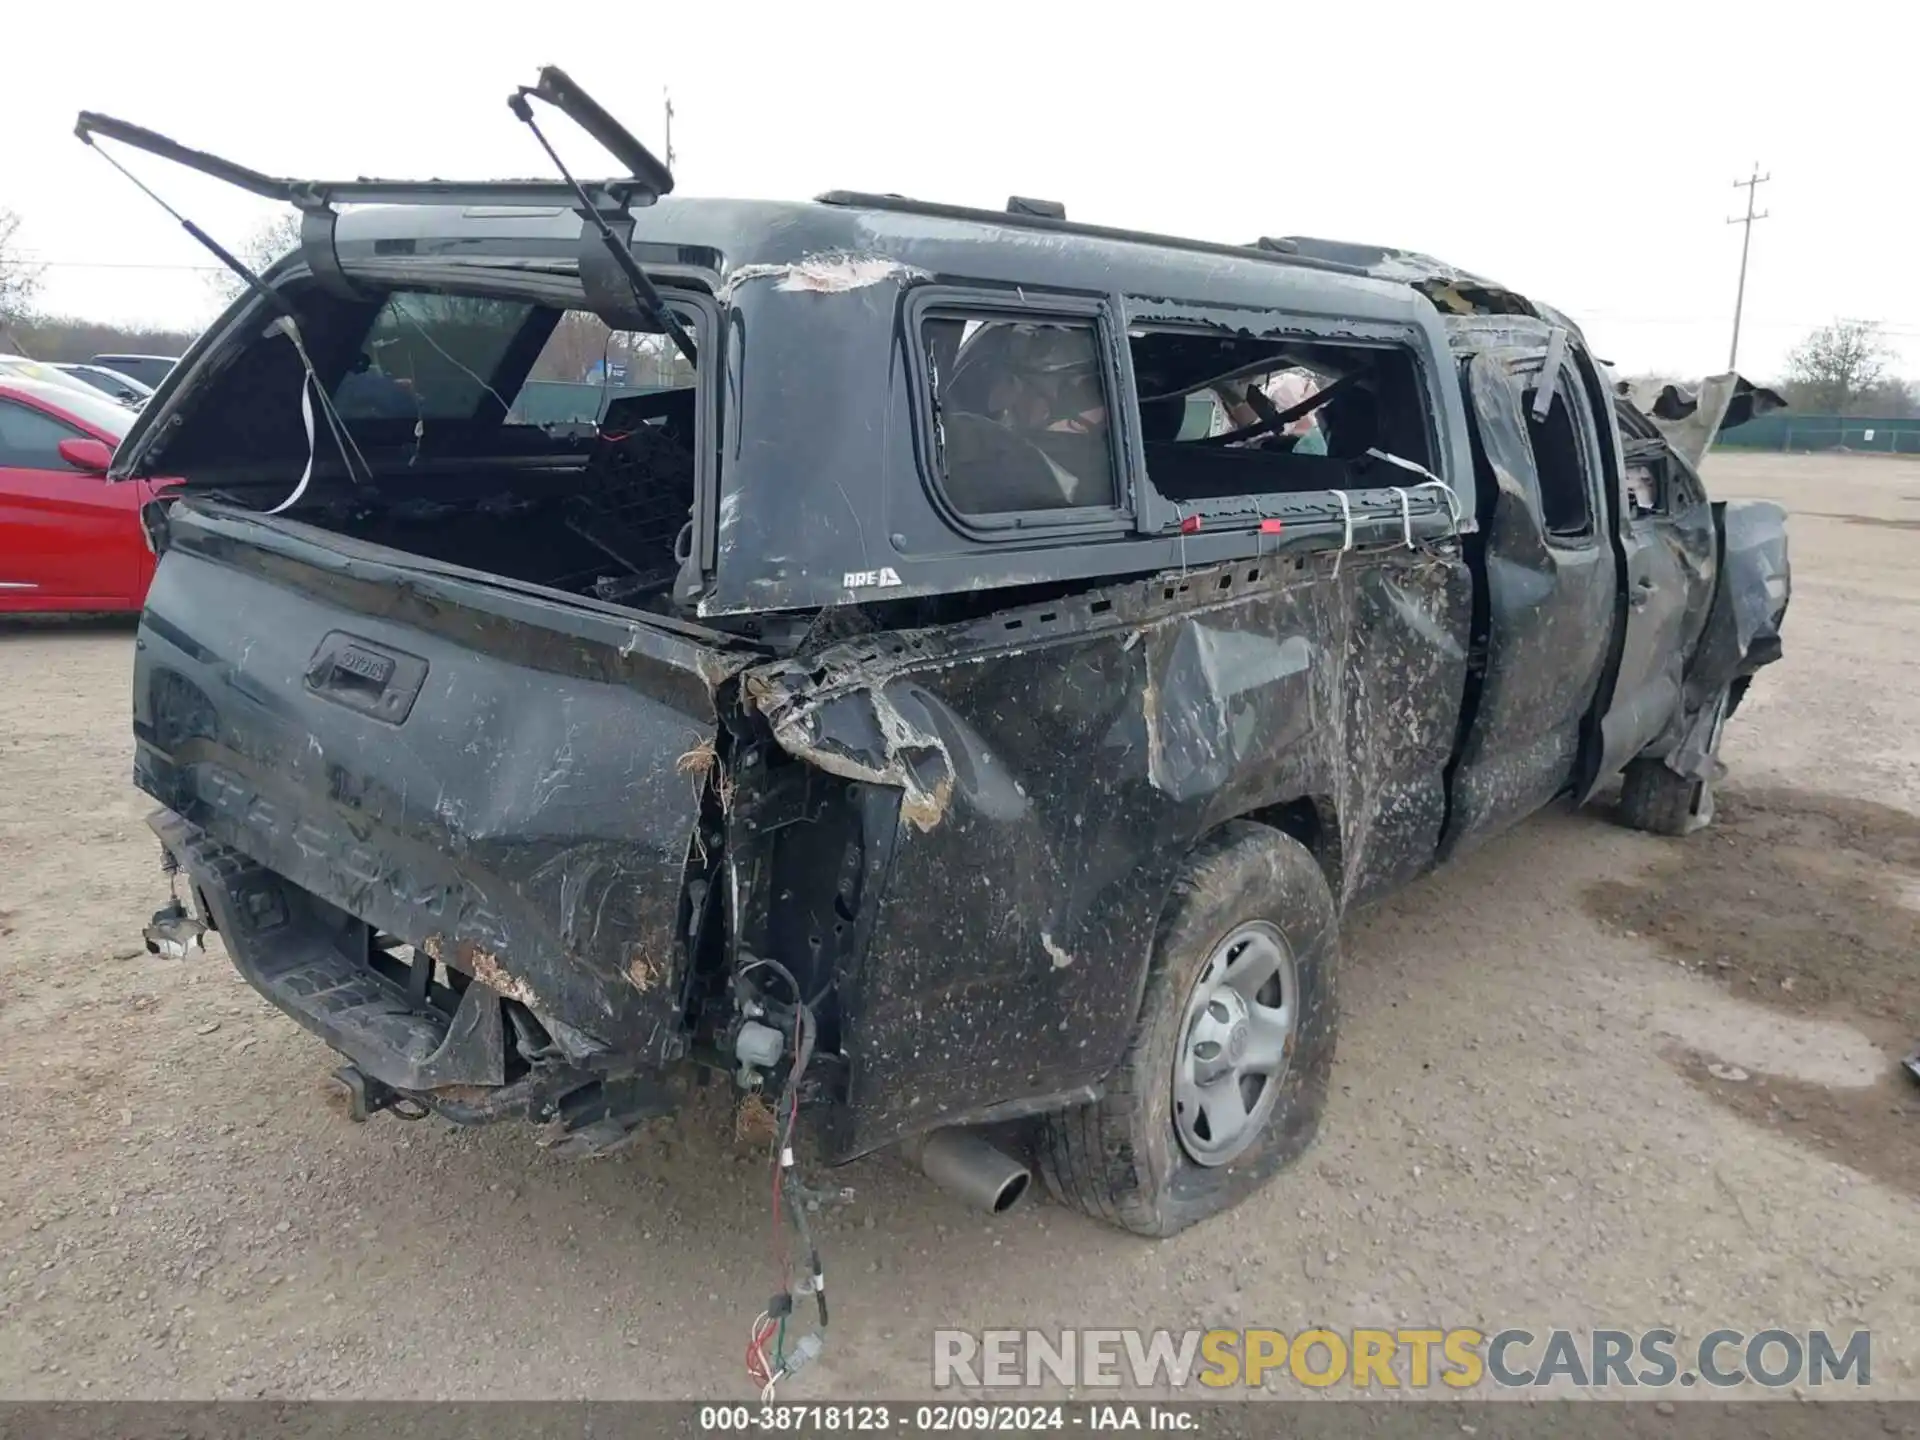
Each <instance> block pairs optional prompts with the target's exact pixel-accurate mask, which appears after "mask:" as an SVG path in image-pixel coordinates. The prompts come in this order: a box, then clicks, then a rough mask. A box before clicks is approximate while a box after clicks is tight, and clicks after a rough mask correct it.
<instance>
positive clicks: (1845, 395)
mask: <svg viewBox="0 0 1920 1440" xmlns="http://www.w3.org/2000/svg"><path fill="white" fill-rule="evenodd" d="M1892 355H1893V352H1892V349H1891V348H1890V347H1889V346H1888V344H1887V342H1886V340H1885V339H1884V338H1883V337H1882V336H1881V334H1880V326H1879V324H1878V322H1876V321H1873V320H1835V321H1834V322H1833V323H1832V324H1831V325H1822V326H1821V327H1820V328H1819V329H1818V330H1815V331H1814V332H1813V333H1812V334H1811V335H1809V336H1807V338H1806V339H1804V340H1802V341H1801V342H1800V343H1799V344H1798V345H1796V346H1794V347H1793V350H1792V352H1791V353H1789V354H1788V356H1787V381H1788V384H1789V386H1790V387H1791V390H1792V396H1791V398H1792V400H1793V403H1794V408H1796V409H1799V410H1806V411H1811V412H1813V413H1815V414H1827V415H1839V414H1843V413H1844V412H1846V411H1847V410H1848V409H1849V407H1851V406H1852V404H1853V402H1854V401H1855V400H1856V399H1857V398H1859V397H1860V396H1861V395H1863V394H1866V393H1867V392H1869V391H1871V390H1873V389H1874V387H1876V386H1877V385H1879V383H1880V381H1881V378H1882V377H1883V376H1884V375H1885V374H1886V369H1887V361H1888V360H1890V359H1891V358H1892Z"/></svg>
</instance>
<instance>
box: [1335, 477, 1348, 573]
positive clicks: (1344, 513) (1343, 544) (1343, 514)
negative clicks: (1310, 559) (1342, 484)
mask: <svg viewBox="0 0 1920 1440" xmlns="http://www.w3.org/2000/svg"><path fill="white" fill-rule="evenodd" d="M1333 498H1334V499H1336V500H1338V501H1339V502H1340V520H1341V523H1342V525H1343V526H1344V527H1345V533H1344V534H1343V535H1342V536H1341V537H1340V553H1339V554H1338V555H1336V556H1334V557H1333V573H1334V574H1335V575H1336V576H1338V575H1339V573H1340V562H1341V561H1343V560H1345V559H1346V558H1347V551H1349V550H1351V549H1352V548H1353V504H1352V502H1351V501H1349V500H1348V499H1347V492H1346V491H1344V490H1335V491H1334V492H1333Z"/></svg>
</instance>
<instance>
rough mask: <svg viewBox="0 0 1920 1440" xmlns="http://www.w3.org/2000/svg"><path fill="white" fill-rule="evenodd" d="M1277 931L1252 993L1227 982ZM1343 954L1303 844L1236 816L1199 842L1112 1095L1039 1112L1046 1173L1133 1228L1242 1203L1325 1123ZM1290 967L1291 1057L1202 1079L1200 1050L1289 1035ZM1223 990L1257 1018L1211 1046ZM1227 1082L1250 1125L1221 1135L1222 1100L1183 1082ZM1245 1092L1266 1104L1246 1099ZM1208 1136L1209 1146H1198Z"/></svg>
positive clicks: (1160, 1231)
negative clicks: (1280, 1020)
mask: <svg viewBox="0 0 1920 1440" xmlns="http://www.w3.org/2000/svg"><path fill="white" fill-rule="evenodd" d="M1275 941H1277V942H1278V944H1279V947H1280V948H1281V949H1282V950H1284V952H1285V954H1284V957H1283V958H1282V959H1281V960H1280V961H1279V962H1278V968H1277V969H1276V971H1275V974H1274V977H1273V978H1272V979H1271V980H1270V981H1269V982H1267V983H1266V984H1265V985H1264V986H1262V987H1261V988H1260V990H1259V991H1258V993H1257V995H1256V997H1255V999H1254V1000H1253V1001H1245V1002H1242V1001H1238V1000H1235V997H1234V996H1229V995H1227V994H1226V990H1227V989H1228V988H1231V987H1230V985H1229V983H1228V982H1229V980H1231V981H1232V982H1233V984H1234V985H1239V984H1242V983H1243V982H1244V978H1245V977H1246V976H1247V975H1249V974H1252V975H1254V976H1255V977H1256V978H1257V973H1258V972H1257V967H1258V965H1260V964H1262V963H1265V961H1264V958H1263V957H1265V955H1266V953H1267V950H1268V948H1269V947H1271V946H1272V945H1273V944H1274V942H1275ZM1339 953H1340V938H1339V916H1338V914H1337V912H1336V911H1335V908H1334V903H1333V895H1332V892H1331V891H1330V890H1329V889H1328V888H1327V881H1326V876H1325V875H1324V874H1322V873H1321V870H1320V866H1319V863H1318V862H1317V861H1315V860H1314V858H1313V856H1312V855H1311V854H1309V853H1308V852H1307V850H1306V848H1305V847H1304V846H1302V845H1300V844H1299V843H1298V842H1297V841H1295V840H1293V839H1292V838H1290V837H1289V836H1286V835H1283V834H1281V833H1280V832H1279V831H1277V830H1273V829H1271V828H1269V827H1267V826H1265V825H1257V824H1254V823H1252V822H1249V821H1234V822H1232V823H1230V824H1228V825H1226V826H1224V827H1223V828H1222V829H1221V830H1219V831H1218V832H1216V833H1215V834H1214V835H1212V836H1210V837H1209V838H1208V839H1207V840H1205V841H1203V842H1202V843H1201V844H1200V846H1199V847H1198V848H1196V850H1195V851H1194V853H1193V855H1192V856H1191V857H1190V858H1189V859H1188V861H1187V864H1186V866H1185V868H1184V869H1183V871H1182V872H1181V874H1180V876H1179V878H1178V879H1177V880H1176V881H1175V883H1174V888H1173V893H1172V896H1171V898H1170V900H1169V902H1168V905H1167V909H1166V911H1165V913H1164V914H1163V915H1162V917H1161V921H1160V926H1159V930H1158V932H1157V934H1156V936H1155V941H1154V949H1153V956H1152V958H1151V960H1150V962H1149V969H1148V974H1147V985H1146V993H1145V995H1144V997H1143V998H1142V1002H1141V1007H1140V1015H1139V1018H1138V1020H1137V1021H1136V1022H1135V1026H1134V1032H1133V1036H1132V1038H1131V1040H1130V1041H1129V1043H1128V1046H1127V1051H1126V1054H1125V1057H1124V1058H1123V1059H1122V1061H1121V1063H1120V1066H1119V1068H1118V1069H1117V1070H1116V1071H1115V1073H1114V1075H1113V1077H1112V1079H1111V1080H1110V1082H1109V1085H1108V1089H1107V1093H1106V1095H1105V1097H1104V1098H1102V1099H1100V1100H1097V1101H1094V1102H1093V1103H1091V1104H1087V1105H1082V1106H1077V1107H1075V1108H1074V1109H1072V1110H1066V1111H1061V1112H1059V1113H1057V1114H1053V1115H1048V1116H1045V1117H1044V1118H1043V1119H1042V1120H1041V1122H1040V1133H1039V1136H1038V1144H1037V1146H1036V1148H1037V1150H1038V1152H1039V1154H1038V1158H1039V1163H1040V1173H1041V1175H1042V1177H1043V1178H1044V1179H1045V1181H1046V1184H1047V1188H1048V1189H1049V1190H1050V1191H1051V1192H1052V1193H1053V1196H1054V1198H1055V1199H1056V1200H1058V1201H1060V1202H1061V1203H1062V1204H1064V1205H1068V1206H1071V1207H1073V1208H1075V1209H1079V1210H1083V1211H1085V1212H1086V1213H1087V1214H1089V1215H1091V1216H1093V1217H1094V1218H1096V1219H1099V1220H1105V1221H1107V1222H1109V1223H1110V1224H1113V1225H1117V1226H1119V1227H1120V1228H1122V1229H1125V1230H1131V1231H1133V1232H1134V1233H1135V1234H1138V1235H1149V1236H1167V1235H1173V1234H1175V1233H1177V1232H1179V1231H1181V1230H1184V1229H1186V1227H1187V1226H1189V1225H1191V1224H1193V1223H1194V1222H1195V1221H1198V1220H1204V1219H1206V1218H1207V1217H1208V1216H1210V1215H1215V1214H1218V1213H1219V1212H1220V1211H1222V1210H1226V1209H1228V1208H1230V1207H1232V1206H1234V1205H1237V1204H1239V1203H1240V1202H1241V1201H1242V1200H1244V1199H1246V1198H1247V1197H1248V1196H1249V1195H1251V1194H1252V1193H1253V1192H1254V1191H1255V1190H1257V1189H1259V1188H1260V1187H1261V1186H1262V1185H1264V1184H1265V1183H1266V1182H1267V1181H1268V1180H1269V1179H1271V1178H1272V1177H1273V1175H1274V1174H1275V1173H1276V1172H1277V1171H1278V1170H1279V1169H1280V1168H1281V1167H1282V1166H1284V1165H1286V1164H1287V1163H1288V1162H1289V1161H1291V1160H1293V1159H1294V1158H1295V1157H1297V1156H1298V1155H1299V1154H1300V1153H1301V1152H1302V1151H1304V1150H1305V1149H1306V1148H1307V1146H1308V1145H1309V1144H1310V1143H1311V1142H1312V1140H1313V1137H1314V1135H1315V1133H1316V1132H1317V1131H1318V1129H1319V1126H1320V1113H1321V1111H1322V1110H1323V1109H1324V1108H1325V1106H1326V1097H1327V1077H1328V1074H1329V1073H1330V1071H1331V1070H1332V1068H1333V1052H1334V1042H1335V1037H1336V1035H1337V1032H1338V1028H1339V1021H1338V1012H1337V1008H1336V1005H1335V993H1334V991H1335V986H1334V982H1335V975H1336V972H1337V969H1338V960H1339ZM1241 966H1249V967H1254V968H1250V969H1240V968H1238V967H1241ZM1289 967H1290V972H1291V973H1290V975H1289V974H1288V973H1287V972H1288V969H1289ZM1289 980H1290V981H1291V1002H1290V1003H1291V1005H1292V1007H1293V1009H1292V1011H1291V1015H1290V1018H1289V1021H1288V1023H1287V1025H1286V1027H1285V1032H1286V1034H1287V1035H1288V1036H1289V1039H1288V1041H1287V1042H1286V1043H1285V1044H1283V1045H1281V1046H1280V1047H1279V1049H1280V1052H1281V1053H1282V1054H1284V1055H1285V1056H1286V1057H1287V1058H1286V1059H1285V1061H1284V1062H1283V1063H1282V1064H1281V1065H1279V1066H1278V1067H1277V1068H1276V1069H1275V1071H1274V1073H1273V1074H1272V1075H1271V1076H1269V1077H1266V1078H1265V1079H1264V1081H1261V1077H1259V1076H1246V1077H1241V1076H1239V1075H1238V1073H1237V1072H1235V1073H1234V1074H1232V1075H1223V1076H1222V1078H1221V1079H1219V1080H1216V1081H1214V1082H1213V1083H1212V1085H1210V1086H1208V1087H1206V1088H1204V1089H1199V1090H1196V1089H1195V1088H1194V1086H1195V1084H1196V1083H1198V1082H1197V1079H1196V1076H1197V1075H1198V1074H1199V1073H1200V1072H1198V1071H1197V1070H1195V1069H1193V1068H1191V1067H1194V1066H1198V1065H1199V1064H1200V1063H1201V1062H1200V1061H1198V1060H1195V1059H1193V1058H1192V1057H1193V1056H1195V1055H1202V1054H1205V1055H1209V1057H1210V1058H1209V1060H1208V1061H1207V1063H1209V1064H1225V1063H1228V1062H1227V1060H1226V1059H1224V1058H1223V1057H1224V1054H1225V1052H1228V1051H1230V1052H1231V1056H1232V1057H1233V1059H1235V1060H1237V1059H1238V1058H1239V1057H1240V1056H1242V1055H1247V1056H1255V1057H1257V1056H1260V1055H1264V1054H1269V1053H1272V1049H1273V1044H1274V1039H1275V1036H1276V1034H1277V1033H1279V1032H1278V1031H1277V1030H1276V1028H1275V1026H1276V1024H1277V1021H1276V1020H1275V1018H1274V1017H1276V1016H1278V1015H1279V1014H1281V1013H1283V1012H1284V1011H1285V1008H1286V1005H1287V1003H1288V1002H1287V1000H1286V999H1285V998H1284V997H1285V993H1286V991H1287V984H1286V983H1285V982H1287V981H1289ZM1276 987H1277V988H1276ZM1236 993H1237V992H1236ZM1275 996H1280V997H1282V998H1280V999H1278V1000H1276V999H1275V998H1274V997H1275ZM1229 1001H1231V1002H1233V1004H1234V1006H1235V1007H1237V1008H1236V1009H1235V1011H1234V1017H1235V1018H1234V1022H1233V1023H1236V1024H1241V1025H1243V1026H1251V1027H1253V1028H1252V1029H1243V1030H1242V1032H1241V1038H1240V1040H1239V1041H1238V1042H1234V1041H1232V1040H1231V1039H1230V1038H1229V1039H1228V1041H1227V1043H1226V1044H1225V1045H1213V1046H1212V1048H1211V1051H1209V1050H1208V1049H1207V1048H1206V1044H1205V1043H1203V1042H1197V1041H1196V1039H1195V1037H1196V1036H1200V1035H1202V1034H1203V1033H1204V1034H1208V1035H1211V1034H1225V1035H1228V1036H1230V1035H1231V1028H1230V1027H1229V1028H1228V1029H1227V1030H1226V1031H1222V1030H1221V1029H1219V1028H1218V1025H1219V1023H1220V1022H1218V1021H1217V1019H1215V1018H1213V1017H1215V1016H1217V1015H1218V1014H1219V1012H1220V1011H1222V1010H1224V1009H1226V1008H1227V1005H1226V1002H1229ZM1196 1005H1198V1006H1199V1008H1198V1009H1196V1008H1194V1007H1195V1006H1196ZM1204 1027H1214V1028H1204ZM1249 1035H1252V1036H1254V1037H1255V1038H1254V1039H1253V1040H1249V1039H1248V1036H1249ZM1177 1062H1179V1063H1181V1064H1184V1065H1187V1066H1188V1067H1189V1068H1188V1069H1186V1070H1184V1071H1183V1072H1182V1073H1183V1074H1184V1075H1185V1076H1186V1077H1187V1078H1186V1082H1185V1083H1186V1086H1187V1088H1186V1089H1184V1090H1180V1084H1181V1082H1179V1081H1177V1080H1176V1063H1177ZM1249 1063H1253V1062H1251V1061H1250V1062H1249ZM1228 1081H1230V1082H1231V1083H1232V1084H1234V1086H1235V1087H1236V1090H1237V1091H1238V1093H1239V1094H1240V1095H1241V1096H1242V1097H1243V1099H1242V1104H1241V1106H1240V1108H1242V1109H1244V1110H1245V1112H1246V1113H1247V1115H1248V1123H1247V1124H1243V1125H1242V1126H1240V1128H1239V1130H1238V1131H1237V1132H1233V1133H1229V1127H1230V1126H1231V1125H1232V1123H1233V1122H1232V1117H1231V1114H1230V1113H1229V1115H1228V1117H1227V1119H1226V1121H1225V1122H1223V1124H1222V1126H1221V1127H1220V1129H1219V1131H1218V1133H1214V1132H1213V1131H1212V1130H1211V1128H1210V1126H1209V1123H1208V1119H1207V1117H1208V1116H1210V1115H1211V1114H1213V1113H1215V1111H1214V1102H1213V1101H1211V1100H1209V1101H1207V1102H1206V1103H1204V1104H1194V1105H1189V1104H1187V1103H1186V1101H1184V1100H1180V1099H1178V1098H1177V1095H1176V1091H1179V1092H1180V1093H1181V1094H1184V1095H1186V1096H1189V1097H1193V1096H1207V1095H1212V1096H1216V1097H1218V1096H1227V1097H1228V1101H1229V1102H1230V1100H1231V1096H1230V1095H1229V1094H1228V1092H1227V1091H1225V1090H1223V1089H1221V1088H1220V1086H1221V1084H1222V1083H1225V1082H1228ZM1254 1081H1261V1083H1259V1084H1257V1085H1253V1084H1252V1082H1254ZM1250 1085H1251V1087H1252V1088H1251V1089H1249V1086H1250ZM1269 1089H1270V1090H1271V1094H1269ZM1249 1093H1253V1094H1256V1095H1257V1097H1258V1098H1257V1103H1253V1104H1247V1103H1245V1099H1244V1097H1245V1096H1246V1095H1248V1094H1249ZM1232 1108H1233V1107H1232V1106H1231V1104H1230V1103H1229V1105H1228V1109H1229V1111H1231V1110H1232ZM1256 1118H1257V1122H1258V1123H1257V1126H1256V1125H1255V1124H1254V1123H1252V1122H1253V1121H1254V1120H1255V1119H1256ZM1235 1134H1237V1136H1238V1138H1237V1139H1235V1138H1234V1135H1235ZM1207 1145H1212V1146H1214V1147H1215V1151H1214V1153H1212V1154H1210V1155H1209V1154H1207V1152H1206V1151H1205V1150H1204V1149H1203V1148H1201V1147H1204V1146H1207ZM1190 1146H1192V1147H1194V1148H1193V1149H1190V1148H1189V1147H1190ZM1235 1146H1238V1147H1239V1148H1238V1149H1235ZM1196 1153H1198V1154H1200V1155H1201V1157H1202V1158H1201V1159H1198V1160H1197V1159H1196V1158H1195V1155H1196Z"/></svg>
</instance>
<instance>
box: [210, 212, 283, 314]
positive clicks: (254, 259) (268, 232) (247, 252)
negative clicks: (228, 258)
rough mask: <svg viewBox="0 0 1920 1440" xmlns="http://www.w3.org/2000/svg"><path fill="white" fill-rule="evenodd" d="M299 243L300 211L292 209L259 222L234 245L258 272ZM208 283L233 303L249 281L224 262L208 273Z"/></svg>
mask: <svg viewBox="0 0 1920 1440" xmlns="http://www.w3.org/2000/svg"><path fill="white" fill-rule="evenodd" d="M299 245H300V212H299V211H297V210H290V211H286V212H284V213H282V214H279V215H276V216H274V217H273V219H271V220H263V221H262V222H261V223H260V224H258V225H256V226H255V227H254V228H253V233H252V234H250V235H248V236H247V238H246V241H245V243H244V244H241V245H237V246H235V247H234V250H233V257H234V259H236V260H238V261H239V262H240V263H241V264H242V265H244V266H246V267H247V268H248V269H249V270H251V271H253V273H254V274H256V275H258V274H259V273H260V272H261V271H263V270H265V269H266V268H267V267H268V266H269V265H271V264H273V262H274V261H276V260H278V259H279V258H280V257H281V256H282V255H285V254H286V253H287V252H288V251H289V250H294V249H297V248H299ZM207 284H208V286H209V287H210V288H211V289H212V290H213V292H214V293H215V294H216V295H218V296H219V297H220V303H221V304H222V305H226V304H230V303H231V302H232V301H233V300H235V299H236V298H238V296H239V294H240V292H241V291H242V290H244V289H246V288H247V282H246V281H244V280H242V279H241V278H240V277H239V276H238V275H236V274H234V273H233V272H232V271H231V270H229V269H227V267H226V266H224V265H222V266H221V267H220V268H219V270H217V271H216V272H214V273H212V274H210V275H208V276H207Z"/></svg>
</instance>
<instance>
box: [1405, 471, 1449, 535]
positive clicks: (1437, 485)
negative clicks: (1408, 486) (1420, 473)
mask: <svg viewBox="0 0 1920 1440" xmlns="http://www.w3.org/2000/svg"><path fill="white" fill-rule="evenodd" d="M1413 488H1414V489H1415V490H1438V491H1439V492H1440V493H1441V494H1442V495H1444V496H1446V497H1447V515H1448V517H1449V518H1450V519H1451V520H1452V521H1453V528H1454V529H1455V530H1458V529H1459V528H1460V497H1459V496H1458V495H1456V494H1454V493H1453V487H1452V486H1451V485H1449V484H1447V482H1446V481H1444V480H1440V479H1433V480H1423V481H1422V482H1421V483H1420V484H1418V485H1415V486H1414V487H1413Z"/></svg>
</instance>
